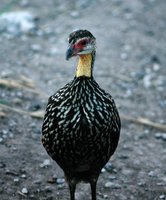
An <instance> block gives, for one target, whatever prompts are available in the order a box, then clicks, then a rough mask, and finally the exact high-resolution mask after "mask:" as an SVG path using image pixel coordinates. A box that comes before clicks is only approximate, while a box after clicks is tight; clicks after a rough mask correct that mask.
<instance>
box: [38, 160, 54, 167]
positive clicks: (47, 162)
mask: <svg viewBox="0 0 166 200" xmlns="http://www.w3.org/2000/svg"><path fill="white" fill-rule="evenodd" d="M50 165H51V162H50V160H49V159H45V160H44V161H43V163H42V164H40V167H42V168H44V167H48V166H50Z"/></svg>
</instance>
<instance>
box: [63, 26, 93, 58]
mask: <svg viewBox="0 0 166 200" xmlns="http://www.w3.org/2000/svg"><path fill="white" fill-rule="evenodd" d="M68 42H69V47H68V50H67V52H66V60H69V58H71V57H73V56H76V55H84V54H90V53H92V52H94V51H95V49H96V38H95V37H94V36H93V35H92V33H90V32H89V31H87V30H77V31H74V32H72V33H71V34H70V35H69V38H68Z"/></svg>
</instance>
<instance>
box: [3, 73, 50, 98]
mask: <svg viewBox="0 0 166 200" xmlns="http://www.w3.org/2000/svg"><path fill="white" fill-rule="evenodd" d="M21 79H22V81H23V83H21V82H20V81H16V80H12V79H10V80H9V79H0V85H2V86H4V87H8V88H18V89H25V90H27V91H29V92H31V93H34V94H37V95H40V96H43V97H46V96H47V97H48V95H47V94H45V93H43V92H41V91H39V90H37V89H35V86H34V83H33V81H32V80H31V79H29V78H26V77H25V76H21Z"/></svg>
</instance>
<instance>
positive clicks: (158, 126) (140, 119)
mask: <svg viewBox="0 0 166 200" xmlns="http://www.w3.org/2000/svg"><path fill="white" fill-rule="evenodd" d="M120 117H121V119H122V120H125V121H130V122H133V123H137V124H142V125H146V126H149V127H152V128H156V129H160V130H162V131H166V125H164V124H159V123H156V122H153V121H151V120H149V119H147V118H143V117H138V118H137V119H134V118H132V117H129V116H125V115H120Z"/></svg>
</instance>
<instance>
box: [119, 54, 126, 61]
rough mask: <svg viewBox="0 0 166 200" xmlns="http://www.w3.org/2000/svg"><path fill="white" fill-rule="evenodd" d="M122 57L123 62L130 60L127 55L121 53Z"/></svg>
mask: <svg viewBox="0 0 166 200" xmlns="http://www.w3.org/2000/svg"><path fill="white" fill-rule="evenodd" d="M120 57H121V59H122V60H126V59H127V58H128V55H127V54H126V53H121V54H120Z"/></svg>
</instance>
